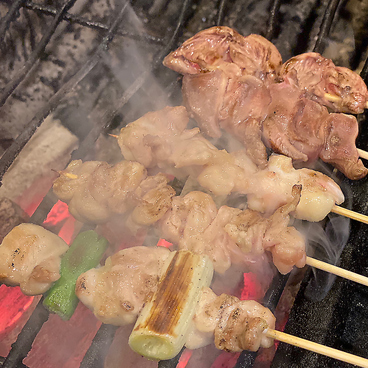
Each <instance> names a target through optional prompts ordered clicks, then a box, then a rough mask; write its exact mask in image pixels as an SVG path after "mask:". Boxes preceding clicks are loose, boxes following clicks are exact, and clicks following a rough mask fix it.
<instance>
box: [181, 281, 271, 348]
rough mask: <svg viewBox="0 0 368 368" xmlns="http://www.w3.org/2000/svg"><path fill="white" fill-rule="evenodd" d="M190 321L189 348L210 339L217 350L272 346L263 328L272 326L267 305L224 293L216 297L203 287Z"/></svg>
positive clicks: (199, 345)
mask: <svg viewBox="0 0 368 368" xmlns="http://www.w3.org/2000/svg"><path fill="white" fill-rule="evenodd" d="M193 321H194V325H193V328H192V331H191V333H190V334H189V336H188V339H187V342H186V346H187V347H188V348H189V349H197V348H199V347H203V346H206V345H208V344H210V343H212V341H213V339H214V340H215V345H216V347H217V348H218V349H221V350H226V351H229V352H239V351H242V350H250V351H257V350H258V349H259V348H260V347H264V348H269V347H271V346H272V345H273V340H272V339H270V338H268V337H266V336H265V335H264V334H263V331H264V330H266V329H267V328H272V329H274V328H275V321H276V318H275V316H274V315H273V314H272V313H271V311H270V310H269V309H268V308H265V307H263V306H262V305H261V304H259V303H257V302H256V301H253V300H239V299H238V298H236V297H234V296H230V295H226V294H222V295H220V296H217V295H216V294H215V293H214V292H213V291H212V290H211V289H209V288H204V289H203V291H202V295H201V299H200V301H199V304H198V307H197V310H196V314H195V315H194V318H193Z"/></svg>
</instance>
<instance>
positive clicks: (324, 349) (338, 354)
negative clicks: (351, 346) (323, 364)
mask: <svg viewBox="0 0 368 368" xmlns="http://www.w3.org/2000/svg"><path fill="white" fill-rule="evenodd" d="M264 333H265V334H266V336H267V337H270V338H272V339H276V340H279V341H282V342H285V343H287V344H290V345H294V346H297V347H299V348H303V349H306V350H310V351H313V352H315V353H318V354H322V355H325V356H328V357H330V358H334V359H337V360H341V361H343V362H346V363H350V364H354V365H357V366H358V367H363V368H367V367H368V359H365V358H362V357H360V356H357V355H353V354H349V353H345V352H343V351H341V350H337V349H333V348H330V347H328V346H325V345H321V344H317V343H315V342H312V341H309V340H305V339H301V338H300V337H296V336H292V335H289V334H287V333H285V332H281V331H276V330H272V329H268V330H266V331H265V332H264Z"/></svg>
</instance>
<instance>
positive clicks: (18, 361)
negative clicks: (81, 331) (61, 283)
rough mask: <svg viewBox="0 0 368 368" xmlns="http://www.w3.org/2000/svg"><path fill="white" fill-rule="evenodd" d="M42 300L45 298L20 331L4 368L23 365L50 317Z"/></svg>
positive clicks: (16, 367) (15, 367)
mask: <svg viewBox="0 0 368 368" xmlns="http://www.w3.org/2000/svg"><path fill="white" fill-rule="evenodd" d="M42 302H43V298H42V299H41V300H40V301H39V302H38V304H37V306H36V309H35V310H34V311H33V313H32V315H31V317H30V318H29V320H28V321H27V323H26V324H25V326H24V327H23V329H22V331H21V332H20V333H19V335H18V338H17V341H16V342H15V343H14V344H13V345H12V348H11V350H10V352H9V354H8V356H7V358H6V359H5V362H4V364H3V366H2V368H18V367H20V365H22V360H23V359H24V358H25V357H26V356H27V354H28V351H30V350H31V347H32V344H33V341H34V339H35V338H36V336H37V334H38V332H39V331H40V330H41V328H42V326H43V324H44V323H45V322H46V321H47V320H48V318H49V312H48V311H47V310H46V309H45V307H44V306H43V304H42Z"/></svg>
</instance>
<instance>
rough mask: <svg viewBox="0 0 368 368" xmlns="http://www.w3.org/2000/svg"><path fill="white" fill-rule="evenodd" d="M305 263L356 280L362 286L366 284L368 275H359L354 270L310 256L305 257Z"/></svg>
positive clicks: (367, 283)
mask: <svg viewBox="0 0 368 368" xmlns="http://www.w3.org/2000/svg"><path fill="white" fill-rule="evenodd" d="M306 264H307V265H308V266H311V267H315V268H318V269H320V270H322V271H326V272H329V273H333V274H334V275H336V276H340V277H343V278H344V279H348V280H350V281H354V282H357V283H359V284H362V285H364V286H368V277H366V276H363V275H359V274H357V273H355V272H351V271H348V270H345V269H343V268H341V267H337V266H334V265H332V264H329V263H326V262H322V261H319V260H318V259H315V258H311V257H307V260H306Z"/></svg>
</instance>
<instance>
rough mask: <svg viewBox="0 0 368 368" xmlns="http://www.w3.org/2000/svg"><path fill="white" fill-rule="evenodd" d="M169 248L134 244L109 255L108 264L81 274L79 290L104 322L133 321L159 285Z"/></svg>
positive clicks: (77, 289) (87, 304)
mask: <svg viewBox="0 0 368 368" xmlns="http://www.w3.org/2000/svg"><path fill="white" fill-rule="evenodd" d="M169 254H170V251H169V250H168V249H167V248H164V247H144V246H138V247H132V248H126V249H124V250H121V251H119V252H118V253H116V254H114V255H113V256H111V257H109V258H107V259H106V262H105V265H104V266H103V267H100V268H94V269H91V270H89V271H87V272H85V273H83V274H82V275H80V276H79V278H78V280H77V284H76V294H77V296H78V298H79V300H80V301H81V302H82V303H83V304H84V305H86V306H87V307H88V308H89V309H91V310H92V311H93V313H94V314H95V316H96V317H97V318H98V319H99V320H100V321H102V322H103V323H108V324H112V325H117V326H122V325H125V324H129V323H133V322H134V321H135V320H136V318H137V316H138V314H139V312H140V310H141V309H142V307H143V304H144V303H145V301H147V300H148V299H149V298H150V297H151V296H152V295H153V293H154V292H155V291H156V289H157V285H158V281H159V278H160V276H161V271H162V268H163V267H164V264H165V260H166V259H167V258H168V256H169Z"/></svg>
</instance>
